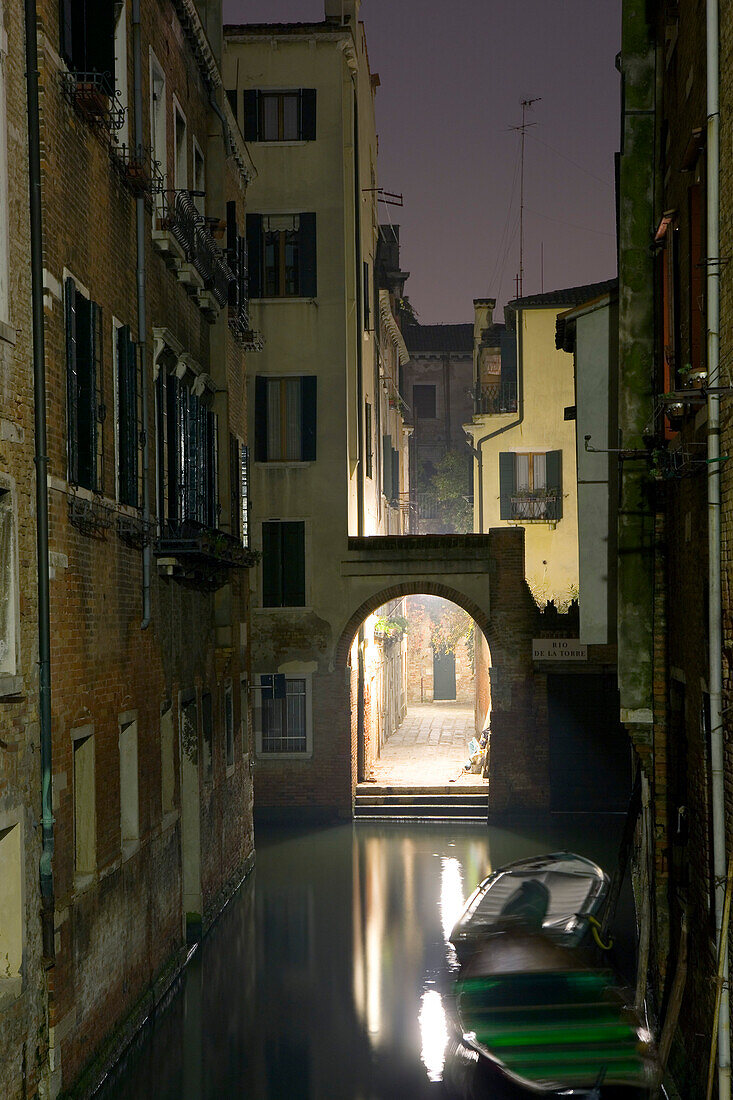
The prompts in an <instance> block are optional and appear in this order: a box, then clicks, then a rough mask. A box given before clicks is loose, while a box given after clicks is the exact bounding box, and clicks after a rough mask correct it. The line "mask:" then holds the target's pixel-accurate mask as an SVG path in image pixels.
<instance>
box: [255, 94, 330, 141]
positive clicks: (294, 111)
mask: <svg viewBox="0 0 733 1100" xmlns="http://www.w3.org/2000/svg"><path fill="white" fill-rule="evenodd" d="M315 138H316V90H315V88H293V89H289V90H286V91H264V90H260V89H257V88H248V89H247V90H246V91H245V92H244V139H245V141H315Z"/></svg>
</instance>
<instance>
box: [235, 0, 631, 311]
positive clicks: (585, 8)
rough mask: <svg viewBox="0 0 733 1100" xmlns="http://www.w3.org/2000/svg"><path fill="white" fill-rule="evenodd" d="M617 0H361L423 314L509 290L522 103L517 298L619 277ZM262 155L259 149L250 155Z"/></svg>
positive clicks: (384, 182)
mask: <svg viewBox="0 0 733 1100" xmlns="http://www.w3.org/2000/svg"><path fill="white" fill-rule="evenodd" d="M620 12H621V0H551V2H548V0H452V2H447V0H364V3H363V5H362V8H361V18H362V19H363V20H364V23H365V26H366V32H367V42H368V46H369V60H370V63H371V67H372V71H373V72H377V73H379V76H380V79H381V87H380V88H379V90H378V92H377V100H376V102H377V128H378V131H379V165H378V173H379V179H378V182H379V184H380V186H382V187H384V188H386V189H387V190H388V191H397V192H402V193H403V194H404V197H405V205H404V208H403V209H399V208H396V207H388V208H385V207H382V220H383V221H387V220H388V219H387V217H386V214H387V211H388V212H389V217H390V218H391V220H392V221H393V222H394V223H399V224H400V225H401V227H402V228H401V240H402V266H403V268H405V269H406V270H408V271H410V272H411V275H410V278H409V279H408V281H407V285H406V288H405V291H406V293H407V294H408V295H409V297H410V299H411V301H412V303H413V305H414V306H415V308H416V309H417V311H418V314H419V316H420V320H421V321H423V322H424V323H435V322H440V321H443V322H454V321H471V320H472V319H473V305H472V299H473V298H480V297H495V298H496V299H497V305H498V306H499V307H501V306H502V305H503V304H504V302H506V301H507V300H508V299H509V298H512V297H514V294H515V282H514V279H515V275H516V273H517V270H518V266H519V230H518V222H519V161H518V150H519V136H518V135H517V134H516V133H515V132H513V131H511V130H510V129H509V127H511V126H516V125H517V124H518V123H520V122H521V117H522V110H521V106H520V104H521V100H522V99H529V98H532V97H535V96H539V97H541V99H540V101H539V102H538V103H536V104H535V105H534V107H533V108H532V110H531V111H529V112H528V114H527V119H528V121H531V122H534V123H536V125H534V126H533V127H532V128H531V129H529V130H528V131H527V139H526V146H525V211H524V293H525V294H535V293H538V292H539V291H540V290H541V289H542V288H543V282H542V265H541V256H542V252H543V248H544V289H545V290H552V289H554V288H557V287H563V286H574V285H576V284H582V283H588V282H595V281H596V280H600V279H607V278H610V277H611V276H613V275H614V274H615V268H616V258H615V235H614V192H613V177H614V167H613V154H614V151H615V150H616V149H617V148H618V133H619V77H618V73H617V72H616V69H615V66H614V59H615V56H616V53H617V52H618V50H619V48H620V34H621V31H620V18H621V17H620ZM224 18H225V20H226V21H227V22H254V23H256V22H278V21H280V22H285V21H311V20H314V21H316V20H320V19H322V18H323V3H322V0H224ZM256 155H257V154H256V149H255V150H254V156H255V161H256Z"/></svg>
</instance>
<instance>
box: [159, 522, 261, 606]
mask: <svg viewBox="0 0 733 1100" xmlns="http://www.w3.org/2000/svg"><path fill="white" fill-rule="evenodd" d="M153 549H154V553H155V556H156V558H157V559H158V564H159V566H162V568H163V571H165V572H167V573H168V574H169V575H170V576H173V577H176V578H177V579H178V580H183V581H188V582H189V583H191V584H192V585H194V586H195V587H198V588H210V589H216V588H220V587H221V586H222V585H223V584H225V583H226V580H227V575H228V573H229V570H231V569H249V568H250V566H252V565H254V563H255V562H256V561H257V557H258V555H257V554H256V552H255V551H253V550H249V549H247V547H246V546H242V543H241V542H240V541H239V540H238V539H236V538H234V536H233V535H230V534H228V533H227V532H226V531H220V530H218V529H217V528H214V527H207V526H205V525H204V524H202V523H198V522H196V521H195V520H189V519H187V520H167V521H166V522H165V523H164V524H163V525H162V526H161V530H160V534H159V536H158V538H157V539H156V540H155V543H154V548H153Z"/></svg>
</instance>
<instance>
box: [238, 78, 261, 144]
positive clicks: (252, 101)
mask: <svg viewBox="0 0 733 1100" xmlns="http://www.w3.org/2000/svg"><path fill="white" fill-rule="evenodd" d="M259 115H260V93H259V92H258V91H257V90H256V89H255V88H247V89H246V90H245V93H244V126H243V127H242V129H243V132H244V140H245V141H259V139H260V133H259V131H260V127H259Z"/></svg>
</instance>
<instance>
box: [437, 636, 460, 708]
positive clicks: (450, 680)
mask: <svg viewBox="0 0 733 1100" xmlns="http://www.w3.org/2000/svg"><path fill="white" fill-rule="evenodd" d="M455 699H456V655H455V653H445V652H443V651H441V650H439V649H434V650H433V702H434V703H437V702H455Z"/></svg>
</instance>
